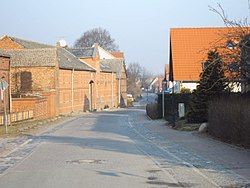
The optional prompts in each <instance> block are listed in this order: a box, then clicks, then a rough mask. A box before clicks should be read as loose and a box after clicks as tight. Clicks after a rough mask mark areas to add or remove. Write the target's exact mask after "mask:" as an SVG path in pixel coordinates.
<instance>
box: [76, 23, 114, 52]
mask: <svg viewBox="0 0 250 188" xmlns="http://www.w3.org/2000/svg"><path fill="white" fill-rule="evenodd" d="M94 43H98V44H99V45H100V46H101V47H102V48H104V49H105V50H108V51H117V50H118V45H117V44H116V43H115V40H114V39H113V38H111V35H110V33H109V31H107V30H106V29H103V28H100V27H99V28H94V29H91V30H88V31H86V32H85V33H83V35H82V36H81V37H80V38H79V39H77V40H76V42H75V45H74V47H76V48H82V47H91V46H93V44H94Z"/></svg>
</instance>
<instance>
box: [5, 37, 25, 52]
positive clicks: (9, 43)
mask: <svg viewBox="0 0 250 188" xmlns="http://www.w3.org/2000/svg"><path fill="white" fill-rule="evenodd" d="M22 48H24V47H23V46H21V45H20V44H18V43H16V42H14V41H13V40H11V39H10V38H9V37H7V36H5V37H3V38H1V39H0V49H6V50H7V49H8V50H9V49H22Z"/></svg>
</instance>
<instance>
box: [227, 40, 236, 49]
mask: <svg viewBox="0 0 250 188" xmlns="http://www.w3.org/2000/svg"><path fill="white" fill-rule="evenodd" d="M234 47H235V44H234V42H233V41H228V42H227V48H228V49H230V50H233V49H234Z"/></svg>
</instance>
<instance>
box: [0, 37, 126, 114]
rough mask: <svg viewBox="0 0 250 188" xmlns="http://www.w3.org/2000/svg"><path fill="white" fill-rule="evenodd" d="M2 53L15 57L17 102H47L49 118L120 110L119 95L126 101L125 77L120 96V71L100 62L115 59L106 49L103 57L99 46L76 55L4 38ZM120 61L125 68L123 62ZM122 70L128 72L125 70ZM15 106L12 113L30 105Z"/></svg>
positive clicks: (13, 78) (12, 71)
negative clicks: (25, 99)
mask: <svg viewBox="0 0 250 188" xmlns="http://www.w3.org/2000/svg"><path fill="white" fill-rule="evenodd" d="M0 49H2V50H4V51H7V52H8V53H10V54H11V56H12V62H11V68H10V75H11V76H10V79H11V92H12V96H13V97H14V101H17V99H18V98H19V97H22V98H23V97H25V98H28V97H41V98H46V100H47V103H46V108H47V111H48V112H47V113H48V117H53V116H56V115H59V114H68V113H71V112H76V111H88V110H95V109H96V110H101V109H104V108H114V107H115V108H116V107H118V106H119V97H118V95H119V94H121V96H124V98H125V95H126V89H124V87H125V86H126V76H124V78H123V83H122V84H121V83H120V87H121V85H122V86H123V87H122V88H123V89H120V90H119V91H120V93H119V91H118V88H119V84H118V81H117V80H118V76H117V75H118V73H117V72H118V71H120V70H118V69H114V68H112V67H111V66H110V65H105V66H104V65H103V63H101V62H100V60H101V59H100V56H101V57H103V58H114V59H116V58H115V57H114V56H112V55H111V54H109V52H106V51H105V50H104V49H100V51H101V53H100V52H99V47H98V45H95V47H93V48H86V49H78V50H77V51H76V50H72V49H69V48H67V47H60V46H58V45H57V46H50V45H46V44H41V43H37V42H33V41H27V40H23V39H18V38H15V37H9V36H3V37H2V38H0ZM77 53H80V54H77ZM117 61H119V62H121V63H120V64H119V65H124V63H123V62H124V60H120V59H117ZM119 68H122V69H123V70H122V71H123V72H125V71H124V70H125V69H124V67H123V66H121V67H119ZM120 80H121V78H120ZM120 82H121V81H120ZM16 104H17V103H16V102H14V103H13V111H22V110H24V109H27V108H29V106H28V103H27V105H25V103H22V105H16Z"/></svg>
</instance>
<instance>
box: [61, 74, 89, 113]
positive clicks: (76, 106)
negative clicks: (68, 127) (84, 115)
mask: <svg viewBox="0 0 250 188" xmlns="http://www.w3.org/2000/svg"><path fill="white" fill-rule="evenodd" d="M92 79H94V73H92V72H88V71H72V70H62V69H60V70H59V113H60V114H66V113H70V112H74V111H86V110H89V105H90V92H89V91H90V90H89V82H90V81H91V80H92ZM72 80H73V83H72ZM72 87H73V92H72ZM93 95H94V93H93Z"/></svg>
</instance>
